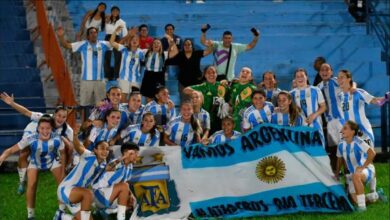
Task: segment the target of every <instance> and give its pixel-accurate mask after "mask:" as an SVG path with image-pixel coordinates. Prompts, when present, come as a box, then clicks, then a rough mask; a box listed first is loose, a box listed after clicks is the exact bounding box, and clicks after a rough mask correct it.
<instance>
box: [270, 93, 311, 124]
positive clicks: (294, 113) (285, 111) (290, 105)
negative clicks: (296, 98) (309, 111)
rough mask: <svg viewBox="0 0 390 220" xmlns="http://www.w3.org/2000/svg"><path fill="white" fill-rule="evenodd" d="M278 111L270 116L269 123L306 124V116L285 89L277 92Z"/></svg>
mask: <svg viewBox="0 0 390 220" xmlns="http://www.w3.org/2000/svg"><path fill="white" fill-rule="evenodd" d="M277 98H278V111H276V110H275V112H274V113H273V114H272V116H271V123H272V124H278V125H283V126H303V125H306V118H305V116H304V115H303V114H302V110H301V109H300V108H299V107H298V106H297V105H296V104H295V102H293V97H292V96H291V94H290V93H289V92H287V91H280V92H279V94H278V97H277Z"/></svg>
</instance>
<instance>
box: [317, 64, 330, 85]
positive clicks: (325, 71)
mask: <svg viewBox="0 0 390 220" xmlns="http://www.w3.org/2000/svg"><path fill="white" fill-rule="evenodd" d="M332 75H333V71H332V67H331V66H330V65H329V64H327V63H324V64H322V65H321V68H320V76H321V79H322V80H323V81H328V80H329V79H330V78H331V77H332Z"/></svg>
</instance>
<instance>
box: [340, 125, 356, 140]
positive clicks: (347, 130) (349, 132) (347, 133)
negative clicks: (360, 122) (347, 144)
mask: <svg viewBox="0 0 390 220" xmlns="http://www.w3.org/2000/svg"><path fill="white" fill-rule="evenodd" d="M341 133H342V134H343V138H345V139H350V138H352V137H353V136H355V131H354V130H353V129H352V128H351V126H350V125H349V124H348V123H345V125H344V126H343V129H342V130H341Z"/></svg>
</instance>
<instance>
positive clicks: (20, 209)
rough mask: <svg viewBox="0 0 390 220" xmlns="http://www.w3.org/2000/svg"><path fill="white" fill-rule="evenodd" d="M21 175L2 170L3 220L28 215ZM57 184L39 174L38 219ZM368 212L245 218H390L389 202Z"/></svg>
mask: <svg viewBox="0 0 390 220" xmlns="http://www.w3.org/2000/svg"><path fill="white" fill-rule="evenodd" d="M375 168H376V172H377V187H378V188H383V189H384V191H385V194H386V195H387V197H388V198H389V188H390V185H389V178H390V172H389V168H390V165H389V164H383V163H382V164H380V163H377V164H375ZM17 183H18V175H17V174H16V173H12V174H9V173H1V174H0V219H1V220H19V219H26V216H27V213H26V200H25V196H24V195H23V196H19V195H17V194H16V189H17V186H18V184H17ZM56 198H57V193H56V184H55V181H54V178H53V176H52V175H51V173H48V172H46V173H41V174H40V175H39V183H38V191H37V200H36V208H35V215H36V217H37V219H42V220H46V219H52V218H53V216H54V214H55V211H56V210H57V207H58V205H57V199H56ZM367 209H368V210H367V211H366V212H360V213H359V212H354V213H346V214H322V213H310V214H308V213H298V214H291V215H284V216H275V217H261V218H245V219H247V220H249V219H266V220H295V219H296V220H298V219H299V220H309V219H315V220H319V219H321V220H323V219H324V220H334V219H337V220H339V219H340V220H343V219H345V220H347V219H348V220H350V219H351V220H352V219H353V220H365V219H370V220H382V219H383V220H388V219H390V214H389V213H390V208H389V203H387V204H385V203H382V202H378V203H375V204H371V205H369V206H368V207H367Z"/></svg>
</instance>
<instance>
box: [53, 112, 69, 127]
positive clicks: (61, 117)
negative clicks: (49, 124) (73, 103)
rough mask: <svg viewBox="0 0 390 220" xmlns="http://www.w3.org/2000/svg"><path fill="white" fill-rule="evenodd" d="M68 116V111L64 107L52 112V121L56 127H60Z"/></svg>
mask: <svg viewBox="0 0 390 220" xmlns="http://www.w3.org/2000/svg"><path fill="white" fill-rule="evenodd" d="M67 118H68V112H67V111H66V110H65V109H61V110H58V111H57V112H56V113H54V122H55V124H56V128H59V127H61V126H62V125H63V124H64V123H65V122H66V119H67Z"/></svg>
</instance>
